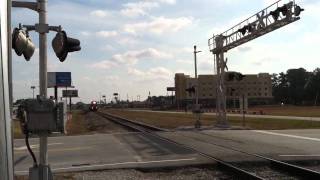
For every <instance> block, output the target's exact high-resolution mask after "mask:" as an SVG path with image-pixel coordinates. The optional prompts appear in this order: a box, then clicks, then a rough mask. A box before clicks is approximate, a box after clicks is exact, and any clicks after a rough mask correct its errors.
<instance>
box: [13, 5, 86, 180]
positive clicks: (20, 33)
mask: <svg viewBox="0 0 320 180" xmlns="http://www.w3.org/2000/svg"><path fill="white" fill-rule="evenodd" d="M47 3H48V0H37V1H36V2H30V1H12V7H19V8H28V9H31V10H33V11H36V12H38V14H39V23H37V24H35V25H23V26H22V25H21V24H20V25H19V28H15V30H14V32H13V44H12V47H13V49H14V50H15V52H16V53H17V55H18V56H21V55H22V54H23V56H24V58H25V59H26V60H27V61H29V60H30V58H31V57H32V55H33V53H34V51H35V46H34V45H33V43H32V41H31V39H30V37H29V34H28V33H29V31H36V32H38V33H39V91H40V93H39V94H40V98H44V99H47V33H49V31H56V32H57V34H56V36H55V38H54V39H53V41H52V46H53V50H54V51H55V53H56V55H57V57H58V58H59V60H60V61H61V62H63V61H64V60H65V59H66V57H67V55H68V53H69V52H73V51H79V50H80V49H81V47H80V41H79V40H77V39H73V38H69V37H67V34H66V32H65V31H62V28H61V26H49V25H48V23H47ZM38 135H39V137H40V163H39V165H37V164H36V165H35V166H34V167H33V168H31V169H30V177H29V178H30V179H41V180H48V179H49V180H50V179H52V174H51V171H50V166H49V164H48V154H47V152H48V151H47V145H48V136H49V133H48V132H46V131H43V132H39V134H38Z"/></svg>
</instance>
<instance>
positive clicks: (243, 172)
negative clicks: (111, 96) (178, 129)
mask: <svg viewBox="0 0 320 180" xmlns="http://www.w3.org/2000/svg"><path fill="white" fill-rule="evenodd" d="M96 113H97V114H98V115H100V116H102V117H104V118H106V119H108V120H110V121H112V122H114V123H117V124H120V125H122V126H125V127H126V128H130V129H132V130H134V131H138V132H140V133H143V134H145V135H148V136H150V135H151V136H154V137H157V138H159V139H161V140H164V141H167V142H169V143H173V144H175V145H178V146H182V147H184V148H186V149H189V150H192V151H195V152H197V153H198V154H200V155H202V156H204V157H206V158H209V159H212V160H214V161H216V162H217V164H218V166H219V167H221V168H222V169H227V170H228V171H231V172H232V173H233V174H236V175H237V177H241V179H260V180H261V179H267V178H268V177H262V176H259V175H257V173H255V172H254V171H252V170H251V169H250V168H244V167H239V165H234V164H232V163H229V162H226V161H224V160H221V159H219V158H217V157H214V156H212V155H209V154H207V153H204V152H200V151H199V150H197V149H195V148H193V147H190V146H186V145H184V144H181V143H177V142H176V141H173V140H171V139H167V138H164V137H162V136H160V135H158V134H157V133H155V132H165V131H168V130H166V129H162V128H159V127H155V126H151V125H148V124H145V123H141V122H136V121H132V120H129V119H126V118H122V117H119V116H115V115H111V114H109V113H102V112H96ZM197 134H202V135H207V136H210V135H208V134H205V133H201V132H199V133H197ZM182 136H184V137H186V138H190V139H194V140H196V141H200V142H204V143H207V144H210V145H212V146H216V147H219V148H224V149H227V150H229V151H230V150H231V151H235V152H238V153H242V154H245V155H247V156H253V157H255V158H258V159H262V160H263V161H267V162H268V163H267V164H269V165H270V169H272V170H273V171H274V172H275V174H285V176H287V175H288V177H287V179H308V180H309V179H320V173H319V172H317V171H313V170H310V169H306V168H303V167H300V166H296V165H292V164H289V163H286V162H282V161H278V160H275V159H272V158H268V157H264V156H261V155H258V154H253V153H248V152H245V151H241V150H238V149H235V148H233V147H227V146H224V145H221V144H217V143H212V142H209V141H205V140H203V139H201V138H195V137H190V136H186V135H182ZM290 177H291V178H290ZM277 179H279V178H277Z"/></svg>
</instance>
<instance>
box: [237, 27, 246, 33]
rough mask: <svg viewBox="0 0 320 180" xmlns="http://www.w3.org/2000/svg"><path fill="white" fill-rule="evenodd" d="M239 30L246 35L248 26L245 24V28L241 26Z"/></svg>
mask: <svg viewBox="0 0 320 180" xmlns="http://www.w3.org/2000/svg"><path fill="white" fill-rule="evenodd" d="M238 32H240V33H241V34H242V35H245V34H246V33H247V26H244V27H243V28H240V29H239V30H238Z"/></svg>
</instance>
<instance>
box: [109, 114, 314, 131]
mask: <svg viewBox="0 0 320 180" xmlns="http://www.w3.org/2000/svg"><path fill="white" fill-rule="evenodd" d="M107 112H110V113H112V114H115V115H118V116H122V117H125V118H128V119H131V120H136V121H141V122H144V123H148V124H152V125H155V126H158V127H162V128H167V129H173V128H177V127H180V126H193V125H194V119H195V117H194V115H192V114H184V113H160V112H138V111H127V110H115V109H114V110H107ZM228 120H229V121H230V123H231V125H232V126H242V117H228ZM201 122H202V124H203V125H214V124H215V122H216V117H215V116H214V115H202V117H201ZM245 122H246V128H250V129H263V130H274V129H316V128H320V122H315V121H303V120H284V119H265V118H246V120H245Z"/></svg>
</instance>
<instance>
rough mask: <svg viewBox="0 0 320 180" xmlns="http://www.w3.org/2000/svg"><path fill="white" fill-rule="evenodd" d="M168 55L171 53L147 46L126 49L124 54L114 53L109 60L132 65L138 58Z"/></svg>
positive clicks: (166, 56)
mask: <svg viewBox="0 0 320 180" xmlns="http://www.w3.org/2000/svg"><path fill="white" fill-rule="evenodd" d="M169 57H171V55H170V54H168V53H165V52H162V51H159V50H157V49H154V48H147V49H142V50H137V51H128V52H125V53H124V54H116V55H114V56H112V58H111V60H112V61H116V62H118V63H122V64H127V65H133V64H136V63H137V62H138V60H139V59H146V58H150V59H164V58H169Z"/></svg>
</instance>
